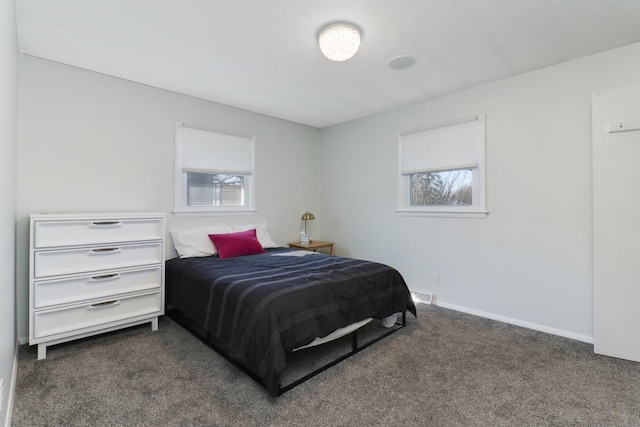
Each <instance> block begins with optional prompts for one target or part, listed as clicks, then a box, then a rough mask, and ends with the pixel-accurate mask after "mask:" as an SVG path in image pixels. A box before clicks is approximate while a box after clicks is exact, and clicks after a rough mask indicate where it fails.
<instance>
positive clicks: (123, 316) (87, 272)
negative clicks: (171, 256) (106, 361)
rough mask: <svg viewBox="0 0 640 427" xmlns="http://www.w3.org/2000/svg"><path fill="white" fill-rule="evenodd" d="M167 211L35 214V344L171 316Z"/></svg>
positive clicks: (43, 346) (154, 324)
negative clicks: (166, 313)
mask: <svg viewBox="0 0 640 427" xmlns="http://www.w3.org/2000/svg"><path fill="white" fill-rule="evenodd" d="M164 222H165V217H164V214H162V213H118V214H111V213H104V214H100V213H98V214H79V213H78V214H76V213H73V214H32V215H31V216H30V233H29V236H30V238H29V344H30V345H34V344H38V359H44V358H45V357H46V352H47V346H49V345H53V344H59V343H62V342H65V341H70V340H74V339H78V338H83V337H87V336H90V335H95V334H99V333H103V332H108V331H113V330H116V329H120V328H124V327H128V326H133V325H138V324H142V323H146V322H151V328H152V330H154V331H155V330H157V329H158V316H161V315H163V314H164V236H165V225H164Z"/></svg>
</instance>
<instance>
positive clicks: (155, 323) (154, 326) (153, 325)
mask: <svg viewBox="0 0 640 427" xmlns="http://www.w3.org/2000/svg"><path fill="white" fill-rule="evenodd" d="M151 330H152V331H157V330H158V318H157V317H154V318H153V319H151Z"/></svg>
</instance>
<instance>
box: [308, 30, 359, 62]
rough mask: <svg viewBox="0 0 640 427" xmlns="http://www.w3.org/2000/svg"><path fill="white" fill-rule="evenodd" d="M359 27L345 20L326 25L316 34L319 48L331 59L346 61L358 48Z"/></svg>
mask: <svg viewBox="0 0 640 427" xmlns="http://www.w3.org/2000/svg"><path fill="white" fill-rule="evenodd" d="M360 39H361V35H360V29H359V28H358V27H356V26H355V25H352V24H347V23H346V22H339V23H336V24H331V25H327V26H326V27H324V28H323V29H322V30H320V33H319V34H318V44H319V45H320V50H321V51H322V53H323V54H324V56H326V57H327V58H329V59H330V60H332V61H346V60H347V59H349V58H351V57H352V56H353V55H355V54H356V52H357V51H358V49H359V48H360Z"/></svg>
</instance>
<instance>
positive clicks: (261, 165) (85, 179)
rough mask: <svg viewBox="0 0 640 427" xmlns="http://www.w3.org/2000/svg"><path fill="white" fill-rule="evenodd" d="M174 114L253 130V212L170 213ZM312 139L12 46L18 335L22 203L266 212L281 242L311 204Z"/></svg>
mask: <svg viewBox="0 0 640 427" xmlns="http://www.w3.org/2000/svg"><path fill="white" fill-rule="evenodd" d="M177 121H179V122H184V123H185V124H187V125H193V126H202V127H205V128H212V129H218V130H222V131H228V132H231V133H238V134H243V135H253V136H255V138H256V208H257V209H258V213H257V214H256V215H251V216H241V217H233V218H224V217H223V218H221V217H214V218H212V217H205V218H175V217H174V216H173V214H171V213H170V212H171V210H172V209H173V203H174V125H175V122H177ZM317 142H318V132H317V130H316V129H314V128H310V127H307V126H302V125H298V124H294V123H291V122H287V121H283V120H278V119H273V118H270V117H266V116H263V115H260V114H254V113H250V112H247V111H243V110H238V109H234V108H231V107H227V106H224V105H220V104H215V103H212V102H208V101H203V100H201V99H196V98H192V97H188V96H184V95H179V94H176V93H172V92H168V91H164V90H160V89H156V88H152V87H149V86H144V85H141V84H137V83H132V82H129V81H126V80H121V79H117V78H114V77H109V76H105V75H102V74H97V73H93V72H89V71H86V70H81V69H78V68H73V67H69V66H66V65H61V64H57V63H54V62H50V61H46V60H43V59H39V58H34V57H30V56H25V55H19V89H18V205H17V216H18V230H17V248H18V250H17V268H18V270H17V271H18V290H17V294H18V295H17V297H18V298H17V299H18V336H19V337H20V338H24V337H27V336H28V321H27V320H28V319H27V314H28V304H27V301H28V300H27V296H28V290H27V288H28V216H29V213H31V212H42V211H85V212H90V211H94V212H95V211H158V212H167V228H171V227H174V226H179V227H185V226H190V225H198V224H202V223H207V222H212V221H217V222H219V221H223V222H227V223H247V222H253V221H256V220H268V221H269V229H270V231H271V235H272V237H273V238H274V240H275V241H276V243H278V244H282V245H284V244H285V243H286V242H287V241H292V240H295V239H297V238H299V234H298V233H299V230H300V217H301V215H302V214H303V213H304V211H305V210H307V209H308V210H311V211H314V210H317V206H318V201H317V200H316V198H315V193H316V192H317V190H316V188H317V183H316V181H317V180H316V173H315V168H316V163H315V161H314V160H315V158H316V156H317V151H316V150H317V148H318V143H317ZM168 246H170V245H168ZM168 252H169V253H170V251H168Z"/></svg>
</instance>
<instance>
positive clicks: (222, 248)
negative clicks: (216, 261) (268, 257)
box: [209, 229, 266, 258]
mask: <svg viewBox="0 0 640 427" xmlns="http://www.w3.org/2000/svg"><path fill="white" fill-rule="evenodd" d="M209 238H210V239H211V241H212V242H213V244H214V245H215V247H216V249H217V250H218V256H219V257H220V258H231V257H234V256H240V255H251V254H261V253H263V252H266V251H265V250H264V249H262V245H261V244H260V241H258V238H257V237H256V230H255V229H251V230H246V231H239V232H237V233H225V234H209Z"/></svg>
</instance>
